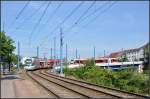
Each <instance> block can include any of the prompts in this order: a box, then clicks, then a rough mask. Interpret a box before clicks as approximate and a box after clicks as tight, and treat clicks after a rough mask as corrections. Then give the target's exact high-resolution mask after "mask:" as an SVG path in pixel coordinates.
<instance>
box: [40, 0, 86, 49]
mask: <svg viewBox="0 0 150 99" xmlns="http://www.w3.org/2000/svg"><path fill="white" fill-rule="evenodd" d="M83 3H84V1H82V2H81V3H80V4H79V5H78V6H76V7H75V8H74V9H73V10H72V11H71V13H70V14H68V15H67V16H66V17H65V18H64V20H63V21H62V22H61V23H60V24H59V25H57V26H56V27H55V28H54V29H53V31H52V32H51V35H52V34H53V33H54V31H55V30H56V29H58V28H59V27H60V26H61V25H62V24H64V23H65V22H66V21H67V20H68V19H69V18H70V17H71V16H72V15H73V14H74V13H75V12H76V11H77V10H78V9H79V8H80V7H81V5H83ZM48 37H49V34H48V35H46V37H45V39H43V40H44V41H43V42H45V40H47V39H48ZM43 42H42V43H43ZM42 43H41V44H42ZM41 44H40V46H41Z"/></svg>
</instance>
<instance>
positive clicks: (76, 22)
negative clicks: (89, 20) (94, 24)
mask: <svg viewBox="0 0 150 99" xmlns="http://www.w3.org/2000/svg"><path fill="white" fill-rule="evenodd" d="M95 3H96V0H94V1H93V3H92V4H91V5H90V6H89V7H88V8H87V9H86V10H85V11H84V13H82V15H81V16H80V17H79V18H78V19H77V21H75V22H74V23H73V25H71V26H70V27H69V29H68V30H71V29H72V28H73V27H75V26H76V25H77V24H78V23H79V22H80V20H81V19H82V18H83V17H84V16H85V15H86V14H87V13H88V12H89V10H90V9H91V8H92V7H93V6H94V4H95Z"/></svg>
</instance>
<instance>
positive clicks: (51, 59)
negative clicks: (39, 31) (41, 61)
mask: <svg viewBox="0 0 150 99" xmlns="http://www.w3.org/2000/svg"><path fill="white" fill-rule="evenodd" d="M52 50H53V49H52V48H51V60H52V59H53V57H52Z"/></svg>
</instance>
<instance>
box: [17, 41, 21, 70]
mask: <svg viewBox="0 0 150 99" xmlns="http://www.w3.org/2000/svg"><path fill="white" fill-rule="evenodd" d="M19 63H20V42H19V41H18V57H17V67H18V71H19V70H20V66H19Z"/></svg>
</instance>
